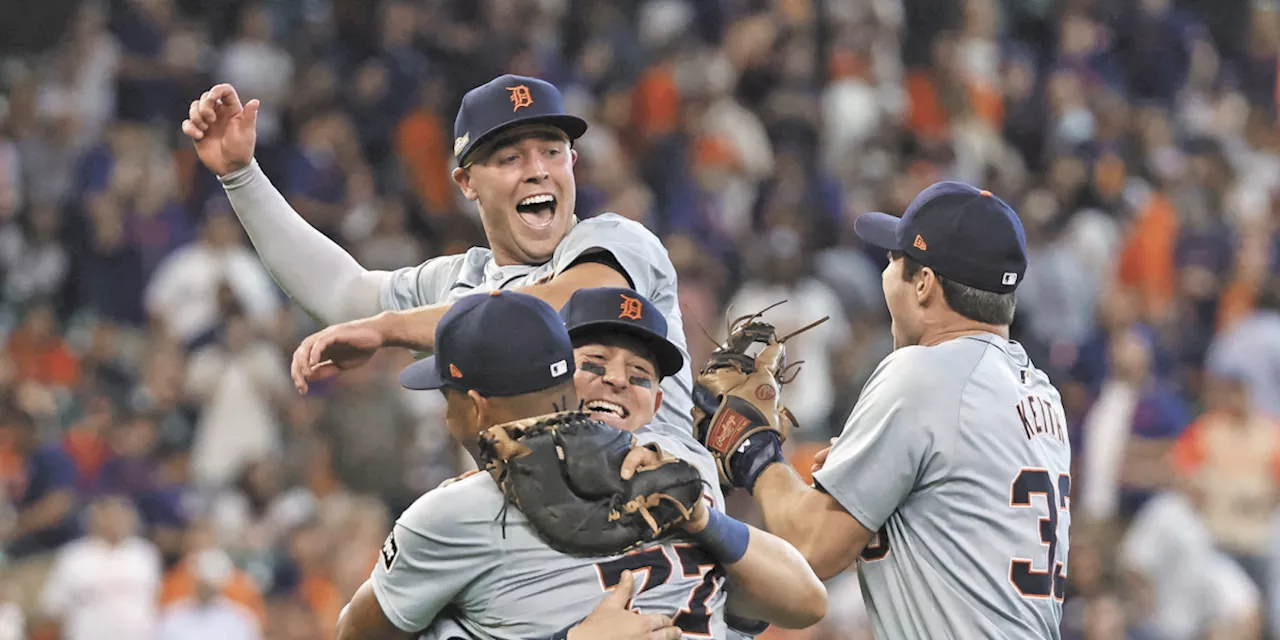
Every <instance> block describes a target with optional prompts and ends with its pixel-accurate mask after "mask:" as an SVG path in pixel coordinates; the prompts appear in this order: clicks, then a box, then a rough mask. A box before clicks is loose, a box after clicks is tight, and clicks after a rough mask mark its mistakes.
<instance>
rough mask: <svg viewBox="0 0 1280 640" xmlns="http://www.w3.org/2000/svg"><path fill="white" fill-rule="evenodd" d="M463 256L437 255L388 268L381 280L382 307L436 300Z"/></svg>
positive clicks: (413, 305) (396, 308)
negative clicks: (420, 261) (399, 266)
mask: <svg viewBox="0 0 1280 640" xmlns="http://www.w3.org/2000/svg"><path fill="white" fill-rule="evenodd" d="M466 257H467V254H465V253H461V254H457V255H452V256H439V257H436V258H432V259H430V260H428V261H426V262H424V263H422V264H420V265H417V266H414V267H402V268H400V269H396V270H395V271H392V272H391V273H390V274H389V275H388V277H387V278H386V279H385V280H384V281H383V282H382V291H381V304H382V308H383V309H386V310H389V311H404V310H406V309H414V308H416V307H423V306H426V305H431V304H436V303H438V302H440V301H441V300H442V299H444V298H445V295H446V294H447V293H448V291H449V288H450V287H451V286H453V285H454V283H455V282H456V281H457V279H458V274H459V272H460V271H461V270H462V265H463V262H464V261H465V260H466Z"/></svg>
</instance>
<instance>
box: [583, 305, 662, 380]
mask: <svg viewBox="0 0 1280 640" xmlns="http://www.w3.org/2000/svg"><path fill="white" fill-rule="evenodd" d="M560 317H561V318H564V324H565V327H567V328H568V329H569V337H570V338H573V339H577V338H579V337H582V336H589V335H594V334H596V333H609V334H624V335H628V336H631V337H633V338H635V339H636V340H639V341H640V342H641V343H642V344H644V345H645V346H646V347H648V348H649V350H650V351H652V352H653V355H654V357H656V358H657V359H658V362H657V364H658V375H659V376H661V377H663V378H665V377H667V376H671V375H675V374H677V373H679V372H680V369H681V367H683V366H684V355H683V354H681V353H680V348H679V347H677V346H676V345H675V344H673V343H672V342H671V341H670V340H668V339H667V319H666V318H665V317H663V315H662V312H660V311H658V308H657V307H655V306H654V305H653V303H652V302H650V301H649V299H648V298H646V297H644V296H642V295H640V294H638V293H636V292H635V291H632V290H631V289H625V288H621V287H597V288H591V289H579V290H577V291H575V292H574V293H573V295H572V296H570V297H569V301H568V302H566V303H565V305H564V307H563V308H561V309H560Z"/></svg>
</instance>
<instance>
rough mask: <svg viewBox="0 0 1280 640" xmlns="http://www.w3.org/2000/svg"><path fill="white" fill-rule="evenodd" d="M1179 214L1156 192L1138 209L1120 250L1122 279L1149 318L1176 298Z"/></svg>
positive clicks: (1159, 314)
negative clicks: (1176, 253) (1175, 259)
mask: <svg viewBox="0 0 1280 640" xmlns="http://www.w3.org/2000/svg"><path fill="white" fill-rule="evenodd" d="M1178 230H1179V229H1178V214H1177V212H1175V211H1174V208H1173V203H1171V202H1169V199H1168V198H1166V197H1165V196H1164V194H1161V193H1152V194H1151V196H1150V197H1148V198H1147V201H1146V202H1145V203H1144V204H1143V205H1142V208H1141V209H1140V210H1139V211H1138V215H1137V218H1136V219H1135V220H1134V223H1133V228H1132V230H1131V231H1130V232H1129V235H1128V237H1127V238H1126V239H1125V241H1124V248H1123V249H1122V250H1121V252H1120V268H1119V277H1120V282H1121V283H1122V284H1125V285H1127V286H1129V287H1131V288H1133V289H1135V290H1136V291H1137V292H1138V294H1139V298H1140V300H1141V301H1142V310H1143V312H1144V317H1146V318H1158V317H1160V316H1162V315H1164V312H1165V310H1166V309H1167V308H1168V306H1169V303H1170V301H1172V300H1173V296H1174V290H1175V284H1176V273H1175V268H1174V249H1175V248H1176V247H1177V245H1178Z"/></svg>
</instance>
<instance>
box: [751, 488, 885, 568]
mask: <svg viewBox="0 0 1280 640" xmlns="http://www.w3.org/2000/svg"><path fill="white" fill-rule="evenodd" d="M753 495H754V496H755V499H756V504H758V505H760V510H761V512H762V513H763V515H764V522H765V526H766V527H768V529H769V531H771V532H773V533H774V535H777V536H778V537H780V538H782V539H783V540H786V541H787V542H789V543H791V544H792V545H793V546H794V547H795V548H796V550H797V551H799V552H800V554H801V555H803V556H804V558H805V560H806V561H808V563H809V566H810V567H813V569H814V570H815V571H816V572H817V574H818V577H819V578H821V579H823V580H826V579H829V578H831V577H832V576H833V575H835V574H837V573H839V572H841V571H843V570H844V569H845V567H847V566H848V564H849V561H844V560H843V559H836V558H829V557H827V556H828V555H829V553H828V551H829V550H830V549H832V548H833V546H832V545H830V544H826V543H825V538H826V537H827V536H829V535H830V534H831V532H829V531H827V532H824V531H823V529H824V526H823V517H822V516H823V512H824V511H825V507H824V506H823V503H825V502H826V501H825V500H819V498H822V497H823V496H822V495H821V493H820V492H819V491H818V490H817V489H814V488H812V487H809V486H807V485H805V483H804V481H803V480H801V479H800V476H799V474H797V473H796V471H795V469H792V468H791V465H788V464H781V463H779V464H773V465H770V466H769V467H768V468H766V469H765V470H764V471H763V472H761V473H760V479H759V480H757V481H756V485H755V492H754V494H753ZM859 551H861V549H859Z"/></svg>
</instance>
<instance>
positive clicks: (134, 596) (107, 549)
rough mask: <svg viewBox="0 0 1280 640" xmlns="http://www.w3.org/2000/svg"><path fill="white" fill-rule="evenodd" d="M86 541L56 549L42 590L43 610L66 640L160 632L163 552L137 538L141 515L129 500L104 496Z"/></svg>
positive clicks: (91, 516)
mask: <svg viewBox="0 0 1280 640" xmlns="http://www.w3.org/2000/svg"><path fill="white" fill-rule="evenodd" d="M88 517H89V526H88V530H87V532H86V535H85V537H83V538H80V539H79V540H76V541H74V542H72V543H70V544H68V545H67V546H64V547H62V548H61V549H59V550H58V551H57V557H56V559H55V560H54V563H53V568H52V570H50V572H49V576H48V578H47V579H46V580H45V583H44V586H43V588H42V591H41V601H42V609H43V612H44V614H45V615H46V616H48V617H50V618H52V619H54V620H56V621H57V622H58V626H59V627H60V628H61V633H60V636H61V637H62V638H63V639H64V640H80V639H85V640H87V639H89V638H99V637H101V636H102V633H103V632H104V630H105V629H110V630H111V632H112V633H114V634H118V635H119V636H120V637H122V638H147V637H151V635H152V634H153V633H155V630H156V621H157V619H158V613H159V612H158V610H157V598H156V596H157V595H158V593H159V590H160V554H159V553H158V552H157V551H156V548H155V545H153V544H151V543H150V542H149V541H147V540H146V539H144V538H141V537H138V535H137V515H136V513H135V512H134V509H133V505H132V504H130V503H129V502H128V500H127V499H126V498H123V497H120V496H113V495H106V496H103V497H102V498H99V499H98V500H96V501H94V502H93V504H91V505H90V506H89V508H88Z"/></svg>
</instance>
